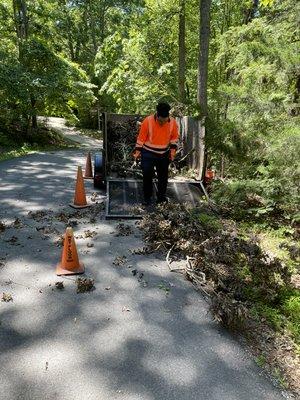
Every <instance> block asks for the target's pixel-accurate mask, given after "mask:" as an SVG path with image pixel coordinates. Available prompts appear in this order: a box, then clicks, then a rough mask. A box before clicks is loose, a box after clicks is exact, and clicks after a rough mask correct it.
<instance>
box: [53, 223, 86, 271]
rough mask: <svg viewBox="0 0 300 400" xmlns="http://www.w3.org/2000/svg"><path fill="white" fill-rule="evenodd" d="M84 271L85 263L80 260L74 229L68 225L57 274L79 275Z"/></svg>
mask: <svg viewBox="0 0 300 400" xmlns="http://www.w3.org/2000/svg"><path fill="white" fill-rule="evenodd" d="M83 273H84V265H83V263H82V262H80V261H79V258H78V253H77V248H76V243H75V239H74V234H73V229H72V228H70V227H68V228H67V229H66V233H65V236H64V243H63V250H62V254H61V262H59V263H58V264H57V265H56V275H59V276H60V275H77V274H83Z"/></svg>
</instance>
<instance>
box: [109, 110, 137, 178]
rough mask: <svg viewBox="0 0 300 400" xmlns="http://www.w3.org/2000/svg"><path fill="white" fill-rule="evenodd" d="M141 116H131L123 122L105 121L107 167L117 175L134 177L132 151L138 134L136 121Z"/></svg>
mask: <svg viewBox="0 0 300 400" xmlns="http://www.w3.org/2000/svg"><path fill="white" fill-rule="evenodd" d="M140 120H141V118H138V117H136V118H131V119H128V120H127V121H124V122H115V121H108V123H107V168H108V171H109V172H112V173H115V174H116V175H117V177H120V178H124V177H134V176H136V170H135V169H131V167H132V165H133V161H134V160H133V157H132V153H133V151H134V148H135V143H136V138H137V134H138V122H139V121H140Z"/></svg>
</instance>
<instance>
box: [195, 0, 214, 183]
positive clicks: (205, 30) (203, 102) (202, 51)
mask: <svg viewBox="0 0 300 400" xmlns="http://www.w3.org/2000/svg"><path fill="white" fill-rule="evenodd" d="M199 6H200V32H199V62H198V92H197V100H198V105H199V111H200V115H199V122H198V132H199V139H200V140H199V149H198V151H199V165H198V168H197V169H198V178H199V179H202V178H203V175H204V158H205V157H204V154H205V153H204V149H205V147H204V146H205V143H204V138H205V119H206V117H207V113H208V109H207V78H208V51H209V36H210V8H211V0H200V3H199Z"/></svg>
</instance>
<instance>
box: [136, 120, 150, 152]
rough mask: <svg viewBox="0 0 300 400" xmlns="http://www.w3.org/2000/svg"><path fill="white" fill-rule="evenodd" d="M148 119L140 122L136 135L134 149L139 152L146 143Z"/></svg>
mask: <svg viewBox="0 0 300 400" xmlns="http://www.w3.org/2000/svg"><path fill="white" fill-rule="evenodd" d="M148 125H149V124H148V117H147V118H145V119H144V121H143V122H142V125H141V127H140V131H139V134H138V137H137V139H136V145H135V148H136V149H137V150H141V148H142V147H143V144H144V143H145V142H146V140H147V137H148V132H149V129H148Z"/></svg>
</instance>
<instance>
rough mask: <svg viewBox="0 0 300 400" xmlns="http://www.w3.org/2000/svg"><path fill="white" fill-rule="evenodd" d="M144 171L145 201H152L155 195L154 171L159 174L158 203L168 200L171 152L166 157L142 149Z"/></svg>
mask: <svg viewBox="0 0 300 400" xmlns="http://www.w3.org/2000/svg"><path fill="white" fill-rule="evenodd" d="M141 166H142V171H143V190H144V200H145V201H150V199H151V197H152V193H153V183H152V180H153V177H154V169H156V173H157V181H158V182H157V201H158V202H162V201H165V200H166V191H167V184H168V169H169V152H167V153H166V154H164V155H160V154H155V153H152V152H151V151H147V150H144V149H142V162H141Z"/></svg>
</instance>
